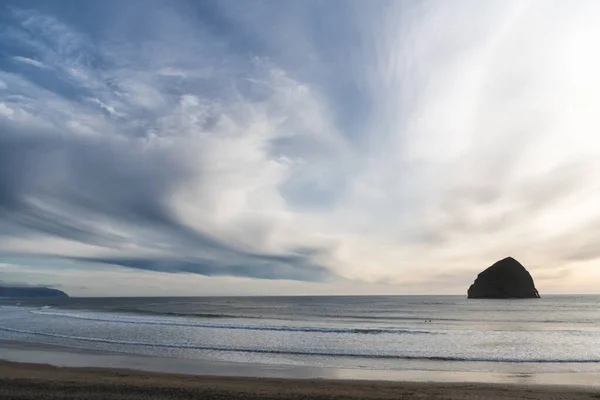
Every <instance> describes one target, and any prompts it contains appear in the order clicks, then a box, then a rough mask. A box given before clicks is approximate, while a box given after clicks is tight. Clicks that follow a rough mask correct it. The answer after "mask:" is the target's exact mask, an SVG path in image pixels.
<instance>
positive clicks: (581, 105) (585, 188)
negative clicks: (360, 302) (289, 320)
mask: <svg viewBox="0 0 600 400" xmlns="http://www.w3.org/2000/svg"><path fill="white" fill-rule="evenodd" d="M144 4H146V3H144ZM139 5H140V4H137V3H136V2H129V3H127V4H125V5H123V4H120V3H116V2H115V3H113V2H107V3H106V4H104V5H102V6H99V5H94V6H91V5H77V6H75V7H73V8H72V9H70V10H67V9H62V8H61V6H60V5H55V6H52V7H49V6H47V5H40V6H39V7H31V8H29V9H23V8H21V7H20V6H19V5H18V4H17V3H15V4H7V5H5V6H3V7H4V9H3V12H2V19H1V21H0V25H1V26H2V28H1V29H0V222H1V224H0V256H2V255H4V256H5V257H8V256H11V257H15V256H23V257H25V256H27V257H31V256H35V257H42V258H44V257H46V258H47V259H49V260H56V259H59V260H60V259H62V260H65V262H73V261H76V262H79V263H81V264H82V265H95V266H101V265H118V266H123V267H127V268H133V269H139V270H146V271H159V272H177V273H195V274H202V275H206V276H237V277H245V278H266V279H295V280H303V281H332V280H333V281H335V280H339V281H340V282H341V281H346V280H357V281H362V282H373V283H375V282H388V283H395V284H398V285H403V284H404V285H409V286H411V287H412V286H415V285H416V286H417V287H419V285H421V286H420V287H426V285H427V283H426V282H427V281H428V280H429V282H431V284H432V285H434V286H435V285H437V286H439V287H442V286H444V285H449V284H450V283H449V282H451V281H452V279H449V278H448V276H449V275H448V274H451V273H452V271H466V272H461V273H460V274H457V275H456V276H457V278H456V280H457V282H458V281H460V282H462V280H465V279H466V278H465V277H466V276H467V275H468V274H469V272H468V271H473V272H476V270H478V269H480V268H482V267H484V266H486V265H488V264H491V262H493V261H494V260H495V259H497V258H501V257H503V256H505V255H508V254H511V255H513V256H515V257H517V258H519V259H520V260H521V261H522V262H524V263H525V264H526V265H531V266H532V268H533V269H534V271H535V270H539V271H540V274H544V276H548V277H552V276H557V277H563V276H568V277H569V279H573V280H574V282H575V281H576V280H577V279H581V273H582V272H577V271H585V270H586V268H588V267H586V266H583V267H578V266H579V265H583V264H585V265H589V263H590V262H593V261H594V260H596V259H597V258H598V257H600V254H598V252H596V251H594V250H593V249H594V248H595V247H597V246H596V245H597V242H596V239H595V237H597V225H596V224H594V223H590V221H596V220H597V219H598V217H600V215H599V214H600V211H599V210H598V209H597V206H595V203H594V202H593V200H592V199H594V198H595V196H597V195H598V194H600V185H599V184H598V183H597V182H600V180H598V178H599V177H600V164H599V163H598V161H597V160H598V159H599V158H598V156H599V155H600V141H599V140H597V138H596V137H595V135H594V132H595V131H596V130H597V129H598V128H599V127H600V121H599V120H598V118H597V117H596V111H595V110H596V109H597V106H598V105H599V104H600V97H599V96H598V93H599V91H598V89H600V78H599V77H598V74H597V73H596V71H597V70H598V68H597V67H600V65H598V64H600V59H597V58H596V57H595V56H594V55H593V54H594V52H593V46H594V43H595V41H596V40H597V39H598V38H600V30H599V29H598V28H596V24H595V22H594V21H595V17H597V16H598V15H600V9H599V7H598V6H597V5H596V4H595V3H594V2H587V1H581V2H577V3H576V4H571V5H565V4H560V3H552V4H551V3H547V2H541V1H539V2H536V1H533V2H528V3H523V2H488V3H486V4H480V3H476V2H470V1H463V2H458V3H453V4H452V5H450V4H446V3H444V2H435V1H434V2H427V3H420V4H413V3H410V2H383V1H382V2H378V3H377V4H370V5H369V6H368V7H367V5H366V4H365V3H362V2H351V3H348V2H344V3H343V5H342V3H341V2H337V1H332V2H326V3H320V2H303V3H301V4H296V3H293V2H287V1H282V2H269V1H267V2H253V3H247V4H240V3H239V2H234V1H231V2H229V1H223V2H219V3H213V2H199V3H196V4H190V3H187V2H171V3H165V2H160V1H156V2H152V4H151V5H149V6H144V7H139ZM134 12H135V13H138V12H139V13H140V15H139V18H136V19H135V21H137V22H135V23H132V22H131V21H132V19H131V18H129V17H128V16H131V13H134ZM582 263H583V264H582ZM542 269H544V270H545V271H543V272H542ZM564 271H572V272H569V273H566V272H564ZM406 276H412V277H415V279H414V280H411V281H407V279H406ZM549 279H550V278H549ZM556 279H562V278H556ZM550 280H551V279H550ZM434 290H435V289H434Z"/></svg>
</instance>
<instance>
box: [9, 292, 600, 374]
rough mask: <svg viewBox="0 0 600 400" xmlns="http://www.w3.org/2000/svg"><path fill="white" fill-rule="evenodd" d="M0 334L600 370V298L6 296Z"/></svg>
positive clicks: (98, 345) (455, 366) (366, 362)
mask: <svg viewBox="0 0 600 400" xmlns="http://www.w3.org/2000/svg"><path fill="white" fill-rule="evenodd" d="M0 340H17V341H21V342H35V343H44V344H56V345H61V346H69V347H77V348H83V349H94V350H110V351H117V352H123V353H132V354H144V355H158V356H163V357H175V358H191V359H203V360H214V361H228V362H243V363H259V364H270V365H273V364H277V365H302V366H319V367H337V368H369V369H384V370H415V369H416V370H432V371H436V370H440V371H483V372H486V371H489V372H506V371H514V370H515V367H518V370H519V371H523V372H527V371H529V372H532V373H533V372H534V373H553V372H591V373H598V372H600V296H548V297H544V298H542V299H535V300H467V299H466V298H464V297H460V296H381V297H377V296H373V297H371V296H369V297H254V298H248V297H246V298H241V297H240V298H233V297H231V298H227V297H219V298H214V297H213V298H89V299H83V298H73V299H68V300H55V301H51V302H48V301H44V302H41V301H37V302H36V301H15V300H12V301H9V300H4V301H2V300H0Z"/></svg>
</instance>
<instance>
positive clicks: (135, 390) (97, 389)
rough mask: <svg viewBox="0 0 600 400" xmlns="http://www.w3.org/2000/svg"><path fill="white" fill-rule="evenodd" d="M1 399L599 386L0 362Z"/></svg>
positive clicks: (521, 392) (595, 393)
mask: <svg viewBox="0 0 600 400" xmlns="http://www.w3.org/2000/svg"><path fill="white" fill-rule="evenodd" d="M0 398H2V399H6V400H9V399H10V400H17V399H19V400H26V399H27V400H28V399H36V400H52V399H128V400H134V399H192V398H193V399H465V400H468V399H473V400H474V399H547V400H552V399H556V400H558V399H600V389H592V388H579V387H565V386H534V385H532V386H526V385H501V384H467V383H425V382H383V381H344V380H321V379H305V380H304V379H268V378H243V377H215V376H190V375H176V374H160V373H149V372H139V371H132V370H121V369H102V368H64V367H53V366H48V365H40V364H25V363H13V362H6V361H2V362H0Z"/></svg>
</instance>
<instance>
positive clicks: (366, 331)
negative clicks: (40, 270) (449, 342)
mask: <svg viewBox="0 0 600 400" xmlns="http://www.w3.org/2000/svg"><path fill="white" fill-rule="evenodd" d="M30 312H31V313H33V314H37V315H46V316H54V317H64V318H74V319H81V320H86V321H100V322H113V323H122V324H136V325H164V326H185V327H193V328H212V329H234V330H253V331H278V332H312V333H348V334H366V335H377V334H396V335H398V334H409V335H410V334H413V335H419V334H421V335H434V334H441V333H440V332H432V331H419V330H408V329H383V328H381V329H378V328H326V327H309V326H282V325H251V324H218V323H211V322H200V321H189V320H186V321H182V320H177V321H176V320H162V321H160V320H147V319H141V318H135V319H131V318H129V319H128V318H126V317H123V316H118V315H111V316H110V317H104V318H103V317H101V316H95V315H94V316H92V315H89V314H88V315H85V314H73V313H63V312H48V311H39V310H34V311H30Z"/></svg>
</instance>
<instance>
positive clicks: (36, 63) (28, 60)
mask: <svg viewBox="0 0 600 400" xmlns="http://www.w3.org/2000/svg"><path fill="white" fill-rule="evenodd" d="M13 60H15V61H16V62H20V63H23V64H28V65H31V66H33V67H36V68H48V67H47V66H46V65H45V64H44V63H41V62H39V61H37V60H33V59H31V58H27V57H21V56H14V57H13Z"/></svg>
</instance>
